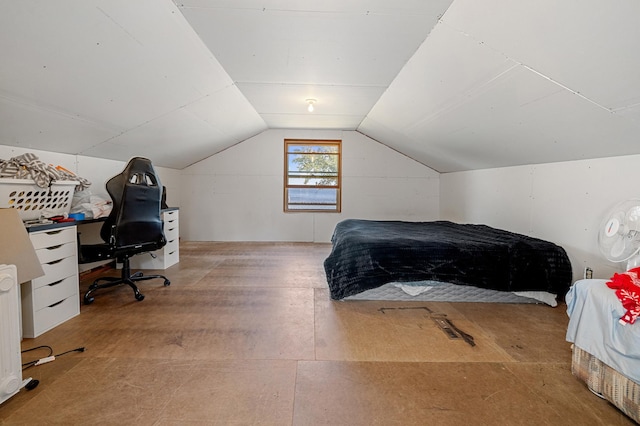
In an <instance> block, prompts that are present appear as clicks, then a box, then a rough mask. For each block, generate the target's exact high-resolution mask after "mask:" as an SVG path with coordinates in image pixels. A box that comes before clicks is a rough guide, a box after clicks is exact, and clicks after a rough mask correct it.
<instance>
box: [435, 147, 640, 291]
mask: <svg viewBox="0 0 640 426" xmlns="http://www.w3.org/2000/svg"><path fill="white" fill-rule="evenodd" d="M639 163H640V156H638V155H634V156H625V157H612V158H602V159H595V160H582V161H571V162H561V163H549V164H540V165H529V166H518V167H506V168H499V169H488V170H477V171H470V172H458V173H446V174H442V175H440V194H441V198H440V206H441V210H440V214H441V218H442V219H448V220H452V221H455V222H462V223H484V224H487V225H490V226H494V227H499V228H502V229H506V230H509V231H512V232H518V233H523V234H526V235H531V236H533V237H538V238H542V239H546V240H549V241H552V242H554V243H556V244H558V245H560V246H562V247H564V249H565V250H566V251H567V254H568V255H569V258H570V259H571V263H572V266H573V271H574V279H579V278H582V276H583V273H584V268H585V267H587V266H590V267H591V268H592V269H593V270H594V277H596V278H609V277H610V276H611V275H612V273H613V272H617V271H621V270H624V269H625V266H626V264H616V263H612V262H609V261H607V260H606V259H605V258H604V257H603V256H602V255H601V254H600V251H599V249H598V242H597V236H598V229H599V226H600V223H601V221H602V219H603V217H604V216H605V215H606V214H607V212H608V211H609V209H610V208H611V207H612V206H613V205H615V204H616V203H618V202H620V201H624V200H627V199H629V198H640V188H639V187H638V186H637V185H636V183H637V182H640V167H638V164H639Z"/></svg>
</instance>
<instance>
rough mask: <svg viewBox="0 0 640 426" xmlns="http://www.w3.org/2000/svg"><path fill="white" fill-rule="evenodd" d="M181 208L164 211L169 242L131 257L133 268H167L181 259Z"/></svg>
mask: <svg viewBox="0 0 640 426" xmlns="http://www.w3.org/2000/svg"><path fill="white" fill-rule="evenodd" d="M178 217H179V210H178V209H175V210H165V211H163V212H162V220H163V221H164V236H165V238H166V239H167V244H166V245H165V246H164V247H163V248H161V249H160V250H156V251H154V252H151V253H142V254H139V255H136V256H133V257H132V258H131V268H132V269H167V268H168V267H170V266H172V265H175V264H176V263H178V262H179V261H180V226H179V220H178Z"/></svg>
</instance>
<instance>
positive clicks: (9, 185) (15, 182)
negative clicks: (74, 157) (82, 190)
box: [0, 178, 79, 221]
mask: <svg viewBox="0 0 640 426" xmlns="http://www.w3.org/2000/svg"><path fill="white" fill-rule="evenodd" d="M78 184H79V182H78V181H75V180H62V181H60V180H59V181H54V182H53V183H52V184H51V186H50V187H48V188H41V187H39V186H38V185H36V183H35V181H33V180H32V179H12V178H0V208H12V209H16V210H18V212H19V214H20V219H22V220H23V221H27V220H37V219H40V218H42V217H45V218H48V217H53V216H58V215H65V214H68V213H69V210H71V202H72V200H73V193H74V192H75V187H76V185H78Z"/></svg>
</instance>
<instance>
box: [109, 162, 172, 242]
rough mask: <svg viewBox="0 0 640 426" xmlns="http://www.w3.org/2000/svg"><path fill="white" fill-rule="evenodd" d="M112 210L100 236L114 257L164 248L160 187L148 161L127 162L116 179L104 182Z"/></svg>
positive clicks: (158, 180)
mask: <svg viewBox="0 0 640 426" xmlns="http://www.w3.org/2000/svg"><path fill="white" fill-rule="evenodd" d="M106 186H107V192H108V193H109V195H110V196H111V199H112V201H113V209H112V210H111V213H110V214H109V217H108V218H107V220H106V221H105V223H104V224H103V226H102V228H101V230H100V236H101V237H102V239H103V240H104V241H105V242H107V243H108V244H109V245H111V246H112V248H113V249H114V250H115V252H116V254H118V253H130V254H134V253H140V252H144V251H151V250H156V249H159V248H161V247H163V246H164V245H165V244H166V239H165V236H164V232H163V223H162V219H161V217H160V201H161V198H162V184H161V183H160V179H159V178H158V175H156V173H155V170H154V169H153V165H152V164H151V161H150V160H149V159H147V158H143V157H134V158H132V159H131V160H129V163H127V165H126V167H125V168H124V170H123V171H122V173H120V174H119V175H116V176H114V177H112V178H111V179H109V181H107V185H106Z"/></svg>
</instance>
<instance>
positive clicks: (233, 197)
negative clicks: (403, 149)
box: [180, 130, 439, 242]
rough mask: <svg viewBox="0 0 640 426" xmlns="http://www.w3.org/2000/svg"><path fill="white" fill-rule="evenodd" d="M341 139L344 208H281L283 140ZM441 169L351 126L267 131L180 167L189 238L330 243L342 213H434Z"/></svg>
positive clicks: (183, 223) (406, 216) (429, 216)
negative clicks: (294, 210)
mask: <svg viewBox="0 0 640 426" xmlns="http://www.w3.org/2000/svg"><path fill="white" fill-rule="evenodd" d="M286 138H300V139H341V140H342V152H343V154H342V174H343V193H342V213H284V212H283V196H284V191H283V182H284V139H286ZM438 188H439V174H438V173H437V172H435V171H433V170H432V169H429V168H428V167H425V166H424V165H422V164H419V163H417V162H415V161H413V160H411V159H409V158H408V157H406V156H404V155H402V154H399V153H397V152H396V151H393V150H391V149H389V148H387V147H385V146H384V145H382V144H379V143H378V142H376V141H373V140H372V139H370V138H368V137H366V136H363V135H362V134H360V133H357V132H353V131H317V130H300V131H295V130H268V131H265V132H263V133H261V134H260V135H258V136H255V137H253V138H251V139H249V140H246V141H244V142H242V143H239V144H237V145H235V146H233V147H231V148H229V149H227V150H225V151H223V152H220V153H218V154H216V155H214V156H212V157H209V158H207V159H205V160H203V161H200V162H198V163H196V164H194V165H192V166H190V167H187V168H186V169H184V170H183V171H182V188H181V205H180V207H181V209H180V234H181V237H182V238H183V239H185V240H191V241H316V242H328V241H329V240H330V238H331V234H332V233H333V229H334V227H335V225H336V223H338V222H339V221H341V220H343V219H346V218H367V219H397V220H434V219H437V218H438V214H439V193H438Z"/></svg>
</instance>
